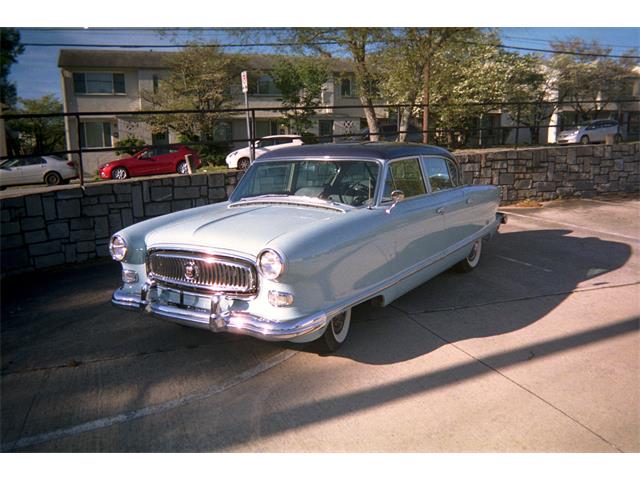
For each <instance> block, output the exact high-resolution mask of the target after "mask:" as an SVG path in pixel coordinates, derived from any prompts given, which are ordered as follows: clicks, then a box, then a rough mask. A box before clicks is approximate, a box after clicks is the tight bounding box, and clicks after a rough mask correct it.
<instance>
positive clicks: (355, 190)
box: [338, 182, 373, 207]
mask: <svg viewBox="0 0 640 480" xmlns="http://www.w3.org/2000/svg"><path fill="white" fill-rule="evenodd" d="M371 190H372V193H373V187H372V188H371ZM343 195H344V196H347V195H349V196H351V197H353V200H352V201H351V205H353V206H354V207H358V206H360V205H362V204H363V203H364V202H366V201H367V200H369V187H368V186H367V185H364V184H363V183H360V182H354V183H350V184H348V185H347V186H346V187H345V188H344V189H341V190H340V191H339V192H338V197H340V201H341V202H342V203H347V202H345V201H344V198H342V196H343Z"/></svg>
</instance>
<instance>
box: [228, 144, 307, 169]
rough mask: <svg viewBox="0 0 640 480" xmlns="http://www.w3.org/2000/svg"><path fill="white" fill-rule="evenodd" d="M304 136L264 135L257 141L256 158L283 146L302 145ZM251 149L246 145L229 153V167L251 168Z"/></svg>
mask: <svg viewBox="0 0 640 480" xmlns="http://www.w3.org/2000/svg"><path fill="white" fill-rule="evenodd" d="M302 144H303V142H302V138H301V137H300V135H270V136H268V137H262V138H261V139H260V140H257V141H256V143H255V149H256V153H255V158H258V157H259V156H260V155H263V154H265V153H267V152H272V151H273V150H279V149H281V148H286V147H292V146H294V145H302ZM250 159H251V149H250V148H249V147H244V148H241V149H239V150H234V151H233V152H231V153H230V154H229V155H227V159H226V162H227V165H228V166H229V168H239V169H241V170H246V169H247V168H249V163H250V162H251V160H250Z"/></svg>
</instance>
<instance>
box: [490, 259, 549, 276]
mask: <svg viewBox="0 0 640 480" xmlns="http://www.w3.org/2000/svg"><path fill="white" fill-rule="evenodd" d="M494 257H498V258H501V259H502V260H506V261H507V262H512V263H517V264H520V265H525V266H527V267H531V268H539V269H540V270H543V271H545V272H547V273H553V270H549V269H548V268H544V267H539V266H538V265H532V264H531V263H527V262H523V261H522V260H516V259H515V258H510V257H504V256H502V255H494Z"/></svg>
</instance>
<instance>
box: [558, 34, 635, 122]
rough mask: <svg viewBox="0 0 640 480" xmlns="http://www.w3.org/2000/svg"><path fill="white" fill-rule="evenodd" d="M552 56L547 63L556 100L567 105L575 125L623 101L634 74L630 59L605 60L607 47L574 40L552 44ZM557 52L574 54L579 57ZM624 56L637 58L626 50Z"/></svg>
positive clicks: (594, 42)
mask: <svg viewBox="0 0 640 480" xmlns="http://www.w3.org/2000/svg"><path fill="white" fill-rule="evenodd" d="M551 45H552V47H553V48H554V50H557V51H558V52H559V53H555V54H554V55H553V57H552V58H551V60H550V61H549V67H550V68H551V71H552V72H551V74H552V75H553V77H554V80H555V88H556V89H557V91H558V100H559V101H561V102H571V104H572V107H573V109H574V112H575V116H576V118H575V120H576V123H577V122H579V121H582V120H589V119H590V118H591V117H592V116H594V114H597V112H599V111H601V110H603V109H605V108H606V107H607V105H608V104H609V103H612V102H613V101H614V100H618V99H625V97H626V96H627V93H628V92H627V89H628V82H627V81H628V78H629V77H631V76H633V75H634V72H633V68H634V66H635V65H634V63H633V59H631V58H608V57H603V56H602V55H608V54H610V53H611V49H610V48H604V47H602V46H601V45H600V44H599V43H598V42H596V41H593V42H591V43H587V42H585V41H584V40H581V39H578V38H575V39H572V40H568V41H566V42H552V44H551ZM561 52H576V53H578V54H579V55H574V54H571V53H561ZM627 55H629V56H631V55H638V53H637V51H636V50H635V49H634V50H630V51H629V52H628V53H627Z"/></svg>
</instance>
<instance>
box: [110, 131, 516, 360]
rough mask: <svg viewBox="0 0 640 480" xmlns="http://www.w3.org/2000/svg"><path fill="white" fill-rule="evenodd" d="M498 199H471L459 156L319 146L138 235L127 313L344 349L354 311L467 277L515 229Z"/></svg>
mask: <svg viewBox="0 0 640 480" xmlns="http://www.w3.org/2000/svg"><path fill="white" fill-rule="evenodd" d="M498 203H499V191H498V188H496V187H494V186H487V185H484V186H482V185H477V186H463V185H462V182H461V175H460V171H459V167H458V165H457V164H456V161H455V159H454V157H453V156H452V155H451V154H450V153H449V152H448V151H446V150H444V149H441V148H437V147H431V146H425V145H412V144H401V143H378V142H376V143H362V144H342V145H305V146H300V147H291V148H287V149H282V150H279V151H277V152H272V153H268V154H265V155H263V156H262V157H260V159H258V160H256V161H255V162H254V163H253V165H252V166H251V167H250V168H249V170H248V171H247V173H246V174H245V175H244V177H243V178H242V180H241V181H240V182H239V184H238V186H237V188H236V190H235V191H234V192H233V194H232V195H231V198H230V199H229V201H227V202H224V203H217V204H214V205H208V206H204V207H198V208H193V209H190V210H184V211H180V212H176V213H172V214H169V215H164V216H161V217H157V218H153V219H151V220H146V221H144V222H140V223H138V224H135V225H132V226H130V227H127V228H125V229H124V230H121V231H119V232H118V233H116V234H115V235H114V236H113V238H112V239H111V244H110V251H111V254H112V256H113V258H114V259H115V260H117V261H120V262H122V280H123V285H122V287H121V288H119V289H118V290H116V291H115V292H114V294H113V300H112V301H113V303H114V304H115V305H118V306H121V307H126V308H134V309H141V310H146V311H147V312H150V313H152V314H154V315H156V316H158V317H161V318H164V319H167V320H171V321H173V322H177V323H180V324H183V325H188V326H194V327H200V328H204V329H208V330H211V331H213V332H225V331H226V332H233V333H240V334H246V335H251V336H254V337H257V338H261V339H264V340H278V341H279V340H289V341H292V342H311V341H315V340H318V342H319V343H320V344H321V345H322V346H323V347H324V348H325V349H327V350H330V351H333V350H335V349H337V348H338V347H339V346H340V345H341V344H342V343H343V342H344V341H345V338H346V337H347V333H348V331H349V324H350V321H351V309H352V307H354V306H355V305H358V304H360V303H363V302H366V301H369V300H374V301H376V302H377V303H378V304H380V305H383V306H384V305H387V304H388V303H390V302H391V301H393V300H394V299H396V298H398V297H399V296H401V295H403V294H404V293H406V292H408V291H409V290H411V289H413V288H415V287H416V286H418V285H420V284H421V283H423V282H425V281H427V280H428V279H430V278H432V277H434V276H435V275H437V274H439V273H440V272H442V271H444V270H446V269H448V268H450V267H452V266H454V265H458V266H459V267H460V268H461V269H463V270H471V269H473V268H474V267H476V265H478V261H479V259H480V253H481V249H482V239H483V238H486V237H489V236H491V235H492V234H494V233H495V232H496V231H497V229H498V227H499V225H500V223H503V222H504V221H505V217H504V216H503V215H502V214H500V213H498V212H497V208H498Z"/></svg>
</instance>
